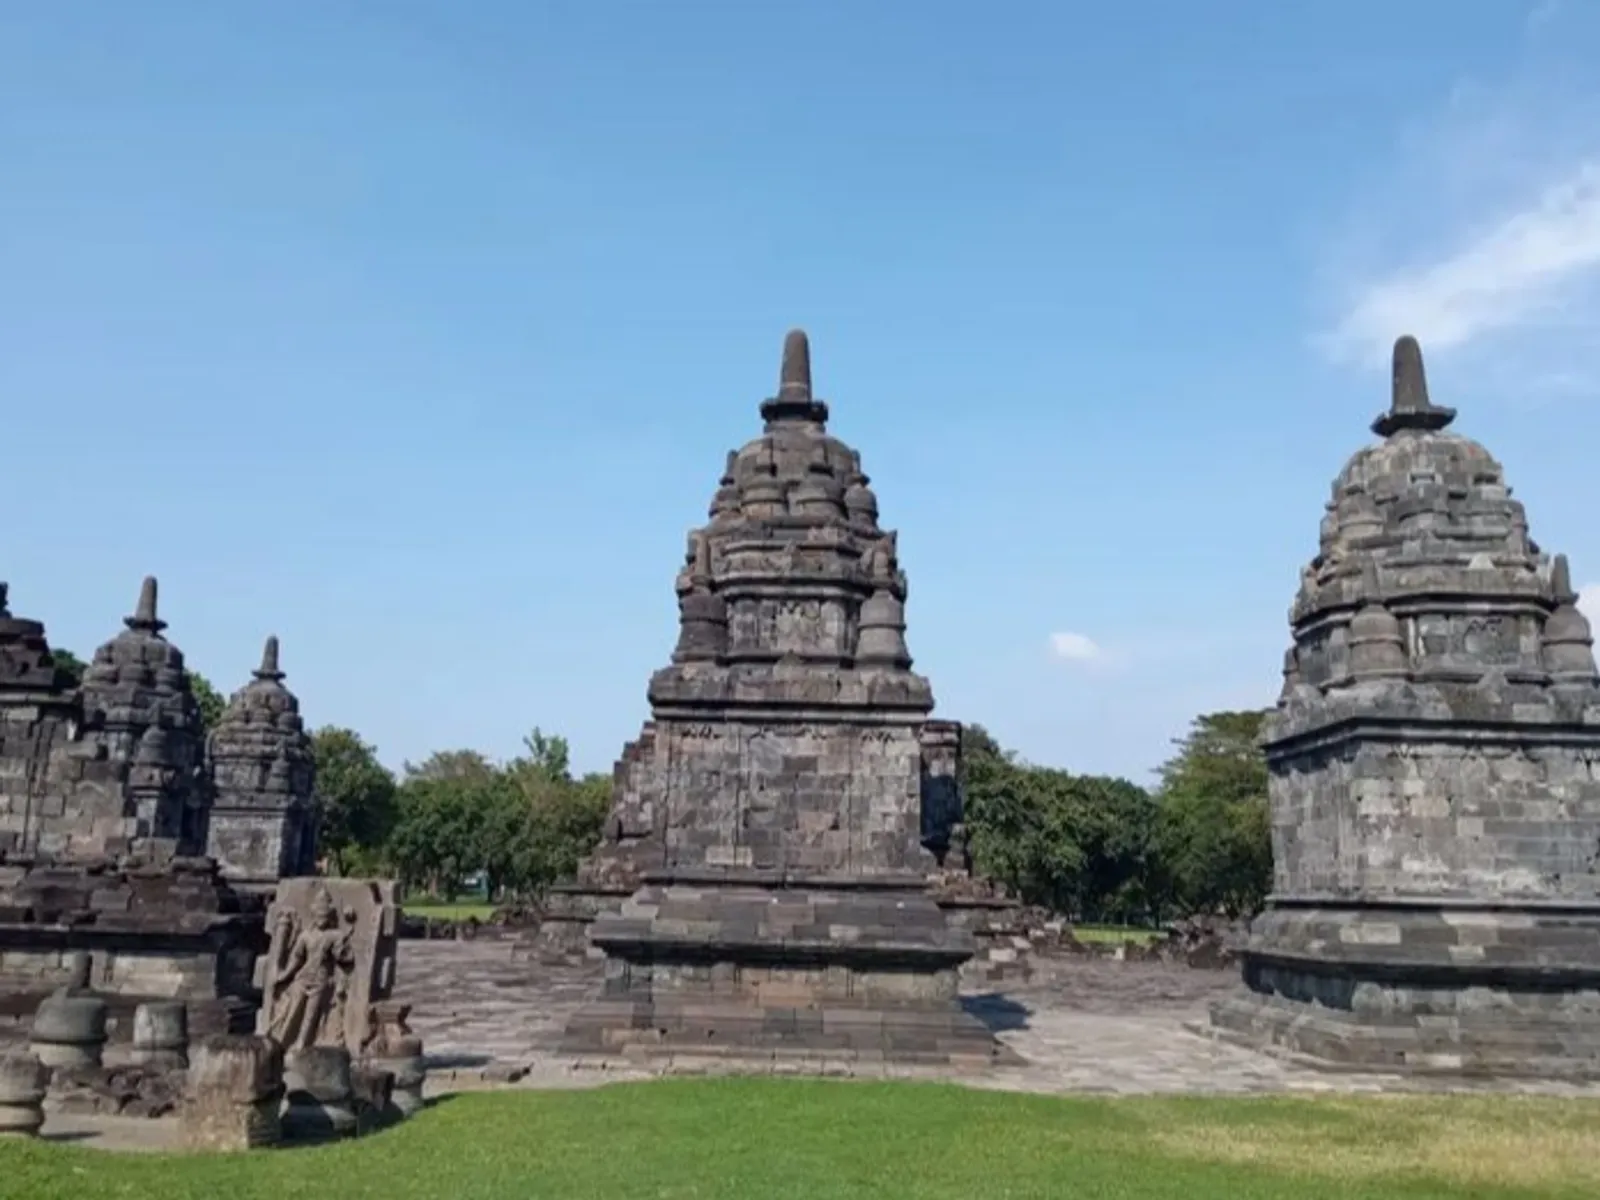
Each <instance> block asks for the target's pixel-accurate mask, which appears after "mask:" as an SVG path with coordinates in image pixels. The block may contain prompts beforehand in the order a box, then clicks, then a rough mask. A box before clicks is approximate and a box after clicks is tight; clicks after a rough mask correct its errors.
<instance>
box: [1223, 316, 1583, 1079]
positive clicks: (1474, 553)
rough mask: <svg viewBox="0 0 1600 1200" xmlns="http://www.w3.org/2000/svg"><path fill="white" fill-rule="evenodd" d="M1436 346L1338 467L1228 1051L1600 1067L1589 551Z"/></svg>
mask: <svg viewBox="0 0 1600 1200" xmlns="http://www.w3.org/2000/svg"><path fill="white" fill-rule="evenodd" d="M1454 418H1455V412H1454V410H1453V409H1449V408H1442V407H1438V406H1436V405H1434V404H1433V403H1432V402H1431V401H1430V400H1429V397H1428V391H1427V386H1426V382H1425V378H1424V375H1423V368H1422V357H1421V352H1420V351H1419V349H1418V347H1417V344H1416V342H1415V341H1413V340H1412V339H1410V338H1402V339H1401V340H1400V341H1399V342H1398V343H1397V344H1396V346H1395V352H1394V391H1393V403H1392V406H1391V408H1390V410H1389V411H1388V412H1387V413H1385V414H1383V415H1382V416H1380V417H1379V418H1378V419H1377V421H1375V422H1374V424H1373V430H1374V432H1375V433H1377V435H1378V436H1379V438H1380V439H1381V440H1380V441H1379V442H1378V443H1377V444H1376V445H1371V446H1368V447H1367V448H1365V449H1363V450H1361V451H1359V452H1358V453H1357V454H1356V455H1355V457H1353V458H1352V459H1351V460H1350V461H1349V463H1348V464H1347V465H1346V466H1345V468H1344V470H1343V471H1342V472H1341V473H1340V475H1339V477H1338V479H1337V480H1336V481H1335V483H1334V486H1333V497H1332V499H1331V500H1330V502H1329V503H1328V506H1327V513H1326V515H1325V516H1324V517H1323V521H1322V536H1321V547H1320V550H1319V552H1318V554H1317V556H1316V557H1315V558H1314V559H1313V560H1312V561H1311V564H1310V565H1309V566H1308V567H1307V568H1306V569H1305V570H1304V572H1303V573H1302V577H1301V584H1300V591H1299V595H1298V596H1297V597H1296V599H1295V602H1294V606H1293V608H1292V609H1291V612H1290V621H1291V625H1292V629H1293V635H1294V644H1293V646H1292V647H1291V648H1290V650H1289V652H1288V654H1287V656H1286V658H1285V664H1284V685H1283V692H1282V695H1281V697H1280V699H1279V701H1278V707H1277V711H1276V713H1275V714H1274V716H1273V717H1272V719H1271V720H1270V722H1269V724H1268V727H1267V730H1266V733H1265V743H1266V746H1265V749H1266V754H1267V759H1268V764H1269V770H1270V799H1271V809H1272V848H1273V860H1274V880H1273V894H1272V896H1271V898H1270V900H1269V902H1268V906H1267V909H1266V911H1265V912H1264V913H1263V914H1262V915H1261V916H1260V917H1258V918H1257V919H1256V922H1255V923H1254V926H1253V928H1252V932H1251V937H1250V939H1249V944H1248V947H1247V950H1246V952H1245V954H1244V956H1243V963H1244V981H1245V984H1246V985H1247V989H1248V990H1247V991H1246V992H1244V993H1243V994H1241V995H1240V996H1239V997H1237V998H1230V999H1228V1000H1225V1001H1223V1002H1221V1003H1219V1004H1218V1005H1217V1006H1216V1007H1215V1008H1214V1009H1213V1011H1212V1024H1213V1027H1214V1028H1215V1029H1217V1030H1218V1031H1220V1032H1221V1033H1223V1034H1224V1035H1225V1036H1229V1037H1232V1038H1234V1039H1237V1040H1242V1041H1246V1042H1248V1043H1252V1044H1257V1045H1264V1046H1270V1047H1277V1048H1280V1049H1282V1050H1286V1051H1289V1052H1292V1053H1295V1054H1299V1055H1303V1056H1307V1057H1309V1058H1312V1059H1314V1060H1318V1061H1322V1062H1325V1063H1337V1064H1347V1065H1353V1066H1359V1067H1367V1068H1372V1067H1378V1068H1388V1069H1393V1068H1400V1069H1415V1070H1424V1071H1426V1070H1442V1071H1464V1072H1484V1073H1514V1074H1531V1075H1547V1076H1583V1075H1593V1074H1597V1073H1600V777H1597V763H1600V687H1597V680H1596V671H1595V660H1594V654H1593V651H1592V638H1591V636H1590V630H1589V624H1588V622H1587V621H1586V620H1585V619H1584V617H1583V615H1582V614H1581V613H1580V612H1579V611H1578V608H1577V596H1576V594H1575V592H1574V590H1573V587H1572V580H1571V575H1570V572H1569V570H1568V567H1567V563H1566V560H1565V559H1564V558H1563V557H1560V556H1557V557H1556V558H1554V559H1551V558H1550V557H1548V556H1547V555H1545V554H1544V553H1543V552H1541V550H1540V549H1539V547H1538V546H1537V545H1536V544H1535V543H1534V542H1533V541H1532V540H1531V539H1530V538H1529V536H1528V522H1527V517H1526V515H1525V514H1524V511H1523V507H1522V505H1521V504H1520V503H1519V502H1518V501H1516V500H1514V499H1512V496H1511V490H1510V488H1509V487H1507V485H1506V482H1505V479H1504V476H1503V473H1502V471H1501V468H1500V465H1499V463H1497V462H1496V461H1495V460H1494V459H1493V458H1492V457H1491V456H1490V455H1489V453H1488V452H1487V451H1486V450H1484V448H1483V447H1482V446H1480V445H1478V444H1477V443H1476V442H1473V441H1470V440H1468V439H1467V438H1464V437H1461V436H1460V435H1458V434H1456V433H1453V432H1451V431H1450V425H1451V424H1452V422H1453V420H1454Z"/></svg>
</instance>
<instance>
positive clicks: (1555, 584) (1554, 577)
mask: <svg viewBox="0 0 1600 1200" xmlns="http://www.w3.org/2000/svg"><path fill="white" fill-rule="evenodd" d="M1550 591H1551V593H1552V594H1553V595H1554V596H1555V600H1556V603H1557V604H1576V603H1577V601H1578V593H1577V592H1576V591H1575V590H1574V589H1573V587H1572V567H1571V566H1570V565H1569V564H1568V563H1567V556H1566V555H1565V554H1558V555H1556V557H1555V561H1554V562H1553V563H1551V564H1550Z"/></svg>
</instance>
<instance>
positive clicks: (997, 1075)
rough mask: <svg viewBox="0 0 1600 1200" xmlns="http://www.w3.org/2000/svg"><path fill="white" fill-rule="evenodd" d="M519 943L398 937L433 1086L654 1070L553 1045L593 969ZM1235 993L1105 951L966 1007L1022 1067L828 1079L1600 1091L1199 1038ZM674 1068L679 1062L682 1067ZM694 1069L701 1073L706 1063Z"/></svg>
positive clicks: (1216, 982)
mask: <svg viewBox="0 0 1600 1200" xmlns="http://www.w3.org/2000/svg"><path fill="white" fill-rule="evenodd" d="M511 947H512V943H511V942H510V941H501V940H480V941H469V942H454V941H439V942H403V943H401V947H400V963H399V978H400V987H399V989H398V994H399V996H400V997H401V998H402V999H405V1000H408V1001H410V1002H412V1003H413V1004H414V1005H415V1007H414V1008H413V1010H412V1015H411V1025H412V1027H413V1028H414V1029H415V1030H416V1031H417V1033H418V1034H420V1035H421V1036H422V1038H423V1039H424V1044H425V1045H426V1046H427V1048H428V1058H429V1062H430V1064H431V1065H430V1075H429V1089H428V1090H429V1091H430V1092H431V1093H439V1092H446V1091H454V1090H462V1089H468V1088H477V1087H484V1086H496V1085H505V1084H510V1083H518V1084H520V1085H522V1086H528V1087H546V1088H547V1087H588V1086H595V1085H598V1084H601V1083H606V1082H611V1081H613V1080H617V1079H627V1078H648V1077H650V1075H652V1074H656V1073H659V1071H652V1070H646V1069H643V1068H642V1067H639V1066H636V1065H634V1064H625V1065H619V1067H618V1069H616V1070H609V1069H608V1070H594V1069H580V1068H577V1067H576V1066H575V1065H574V1060H573V1059H571V1058H569V1057H566V1056H564V1055H562V1054H561V1053H559V1051H558V1049H557V1046H558V1043H559V1041H560V1039H561V1033H562V1029H563V1027H564V1026H565V1025H566V1022H567V1019H568V1017H569V1016H570V1015H571V1014H572V1012H574V1011H575V1010H576V1009H577V1008H578V1007H579V1006H580V1005H581V1004H582V1003H583V1002H584V1000H585V999H586V998H587V997H589V996H590V995H591V994H592V993H593V990H594V987H595V982H596V979H597V971H598V969H597V968H596V967H595V966H594V965H590V966H588V967H549V966H543V965H540V964H537V963H533V962H530V961H528V960H527V959H526V958H523V957H516V958H513V956H512V949H511ZM1237 987H1238V976H1237V974H1236V973H1235V972H1234V971H1232V970H1222V971H1202V970H1193V969H1191V968H1189V967H1185V966H1180V965H1172V964H1163V963H1144V962H1116V961H1113V960H1105V959H1073V960H1070V961H1058V962H1049V963H1042V964H1041V969H1040V970H1039V973H1038V974H1037V975H1036V976H1035V979H1034V980H1033V982H1031V983H1030V984H1028V985H1027V986H1025V987H1017V988H1015V989H1013V990H1011V991H1009V992H1007V993H1005V994H1003V995H997V994H993V993H987V994H969V995H967V996H966V997H965V1003H966V1005H967V1006H968V1008H969V1010H970V1011H972V1012H974V1013H975V1014H977V1015H979V1016H981V1017H982V1018H983V1019H984V1020H985V1021H987V1022H988V1023H989V1024H990V1025H991V1026H992V1027H993V1028H995V1029H996V1030H997V1031H998V1032H999V1037H1000V1040H1001V1041H1003V1042H1005V1043H1006V1044H1007V1045H1009V1046H1010V1047H1011V1048H1012V1049H1013V1050H1015V1051H1016V1052H1017V1053H1018V1054H1019V1055H1021V1056H1022V1058H1023V1059H1024V1060H1025V1063H1024V1064H1023V1065H1021V1066H1007V1067H998V1068H994V1069H991V1070H987V1071H981V1072H958V1071H951V1070H934V1071H931V1072H930V1071H928V1070H926V1069H924V1070H917V1069H913V1068H903V1067H894V1066H886V1065H884V1064H881V1063H880V1064H873V1065H868V1064H863V1063H855V1064H845V1063H835V1064H827V1065H826V1066H825V1073H832V1074H837V1075H852V1076H861V1077H876V1078H911V1077H919V1078H927V1077H930V1076H931V1077H934V1078H943V1079H950V1080H953V1081H957V1082H961V1083H964V1084H968V1085H971V1086H976V1087H992V1088H1001V1089H1005V1090H1011V1091H1024V1092H1057V1093H1072V1092H1075V1093H1113V1094H1140V1093H1144V1094H1152V1093H1215V1094H1235V1095H1239V1094H1249V1093H1267V1092H1319V1091H1364V1092H1376V1091H1401V1090H1437V1089H1452V1090H1486V1091H1501V1092H1519V1093H1535V1092H1537V1093H1542V1094H1547V1095H1568V1096H1576V1095H1583V1096H1595V1097H1600V1085H1588V1086H1585V1085H1578V1084H1563V1083H1553V1082H1551V1083H1547V1082H1540V1081H1533V1080H1502V1081H1493V1082H1489V1081H1482V1082H1474V1081H1467V1080H1461V1079H1454V1080H1449V1079H1443V1078H1437V1077H1425V1076H1416V1077H1409V1078H1408V1077H1403V1076H1394V1075H1377V1074H1359V1073H1353V1072H1339V1073H1329V1072H1322V1071H1318V1070H1316V1069H1314V1068H1311V1067H1307V1066H1302V1065H1298V1064H1296V1063H1293V1062H1289V1061H1286V1060H1283V1059H1279V1058H1272V1057H1268V1056H1266V1055H1264V1054H1259V1053H1256V1052H1253V1051H1249V1050H1244V1049H1240V1048H1237V1047H1233V1046H1229V1045H1226V1044H1223V1043H1219V1042H1217V1041H1214V1040H1212V1039H1210V1038H1208V1037H1206V1036H1204V1035H1203V1034H1200V1033H1196V1032H1192V1031H1191V1028H1190V1027H1191V1026H1192V1025H1195V1024H1197V1023H1202V1022H1204V1020H1205V1016H1206V1008H1207V1004H1208V1003H1209V1002H1210V1001H1212V1000H1215V999H1217V998H1218V997H1220V996H1223V995H1225V994H1227V993H1229V992H1231V991H1233V990H1234V989H1236V988H1237ZM673 1069H681V1068H677V1067H674V1068H673ZM688 1069H690V1070H699V1071H704V1070H705V1069H706V1067H705V1064H704V1062H703V1061H702V1062H701V1063H699V1064H698V1065H696V1066H691V1067H688Z"/></svg>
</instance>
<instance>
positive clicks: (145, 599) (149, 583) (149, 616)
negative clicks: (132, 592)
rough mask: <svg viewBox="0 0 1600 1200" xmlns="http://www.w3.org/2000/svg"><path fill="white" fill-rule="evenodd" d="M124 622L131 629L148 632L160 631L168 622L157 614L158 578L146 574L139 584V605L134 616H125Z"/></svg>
mask: <svg viewBox="0 0 1600 1200" xmlns="http://www.w3.org/2000/svg"><path fill="white" fill-rule="evenodd" d="M122 623H123V624H124V625H126V626H127V627H128V628H129V629H142V630H144V631H145V632H147V633H160V632H161V631H162V630H163V629H165V628H166V627H167V623H166V622H165V621H163V620H162V619H161V618H160V617H159V616H157V615H156V578H155V576H154V575H146V576H145V577H144V582H143V583H142V584H140V585H139V607H138V608H136V609H134V610H133V616H131V617H124V618H123V620H122Z"/></svg>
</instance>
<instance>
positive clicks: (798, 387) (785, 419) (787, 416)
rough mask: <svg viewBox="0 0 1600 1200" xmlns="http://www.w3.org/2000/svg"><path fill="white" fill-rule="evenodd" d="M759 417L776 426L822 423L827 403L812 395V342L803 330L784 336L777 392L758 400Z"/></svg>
mask: <svg viewBox="0 0 1600 1200" xmlns="http://www.w3.org/2000/svg"><path fill="white" fill-rule="evenodd" d="M761 419H762V420H763V421H765V422H766V423H767V428H768V429H771V428H773V427H774V426H777V425H825V424H827V421H828V406H827V405H826V404H824V403H823V402H822V401H821V400H813V399H812V398H811V341H810V339H809V338H807V337H806V335H805V331H804V330H801V329H791V330H790V331H789V332H788V334H787V335H785V337H784V339H783V366H782V368H781V369H780V370H779V372H778V394H777V395H776V396H774V397H772V399H770V400H764V401H762V403H761Z"/></svg>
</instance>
